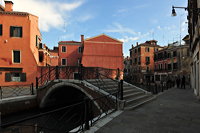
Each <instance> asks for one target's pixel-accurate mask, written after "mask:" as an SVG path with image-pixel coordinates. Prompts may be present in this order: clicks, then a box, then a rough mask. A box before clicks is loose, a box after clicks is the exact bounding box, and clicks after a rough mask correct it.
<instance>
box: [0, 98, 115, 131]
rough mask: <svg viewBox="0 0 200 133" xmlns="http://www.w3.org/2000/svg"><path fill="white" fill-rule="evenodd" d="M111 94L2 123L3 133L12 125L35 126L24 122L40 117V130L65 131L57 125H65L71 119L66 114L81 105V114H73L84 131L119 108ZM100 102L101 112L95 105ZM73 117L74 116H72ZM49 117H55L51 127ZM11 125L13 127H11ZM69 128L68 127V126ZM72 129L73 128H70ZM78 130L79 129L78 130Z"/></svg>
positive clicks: (20, 126) (17, 126)
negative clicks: (48, 124)
mask: <svg viewBox="0 0 200 133" xmlns="http://www.w3.org/2000/svg"><path fill="white" fill-rule="evenodd" d="M110 96H111V95H105V96H100V97H97V98H93V99H89V98H86V99H83V101H80V102H78V103H74V104H72V105H67V106H64V107H61V108H57V109H54V110H50V111H47V112H43V113H39V114H36V115H32V116H28V117H25V118H22V119H18V120H16V121H11V122H7V123H0V124H1V125H0V128H1V131H2V133H5V132H7V131H9V130H12V126H14V127H15V128H19V129H21V128H23V127H26V126H30V127H31V126H32V127H35V123H31V124H28V125H26V124H24V123H25V122H26V121H28V122H29V123H30V122H31V121H30V120H33V121H37V119H40V122H39V123H40V124H39V125H37V127H38V128H39V130H41V129H45V130H47V132H50V131H56V130H57V131H59V132H63V131H62V130H61V129H60V128H59V129H58V128H57V125H58V124H59V125H60V127H64V126H62V125H61V124H63V125H64V123H65V122H66V120H67V121H71V120H68V119H69V118H68V117H67V119H66V118H65V117H64V116H66V114H69V111H70V110H71V111H72V110H73V109H77V107H79V108H80V109H81V110H80V111H81V114H77V113H73V115H77V116H78V119H76V121H74V123H77V125H79V126H78V127H79V128H78V131H84V130H88V129H89V128H90V127H91V126H93V124H94V123H95V122H97V121H98V120H100V119H101V118H103V117H104V116H106V115H108V114H110V113H112V112H114V111H115V110H116V109H117V102H118V101H117V99H116V100H114V101H113V100H112V99H111V98H110ZM95 101H96V102H98V104H99V106H100V108H101V110H102V111H103V112H101V111H100V110H99V111H98V110H97V109H98V108H97V107H96V106H95V104H94V102H95ZM52 115H53V116H57V117H56V118H54V117H52ZM43 117H44V118H46V119H41V118H43ZM72 117H73V116H72ZM72 117H70V119H72ZM49 118H51V119H52V118H53V119H54V120H53V121H51V122H53V123H52V125H54V126H51V127H48V126H47V124H46V123H47V121H49ZM9 127H11V128H9ZM67 129H68V128H67ZM68 130H71V129H68ZM68 130H66V129H65V131H64V132H68ZM76 132H77V131H76Z"/></svg>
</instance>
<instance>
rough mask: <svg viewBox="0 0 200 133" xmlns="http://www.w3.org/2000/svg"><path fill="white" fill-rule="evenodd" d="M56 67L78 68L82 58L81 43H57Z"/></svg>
mask: <svg viewBox="0 0 200 133" xmlns="http://www.w3.org/2000/svg"><path fill="white" fill-rule="evenodd" d="M58 50H59V51H58V55H59V60H58V65H59V66H79V64H80V62H81V56H82V43H81V42H76V41H61V42H59V43H58Z"/></svg>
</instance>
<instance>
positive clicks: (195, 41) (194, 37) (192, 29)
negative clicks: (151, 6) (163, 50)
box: [188, 0, 200, 98]
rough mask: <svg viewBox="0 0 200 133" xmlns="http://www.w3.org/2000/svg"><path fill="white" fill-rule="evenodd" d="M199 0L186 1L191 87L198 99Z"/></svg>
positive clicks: (199, 92)
mask: <svg viewBox="0 0 200 133" xmlns="http://www.w3.org/2000/svg"><path fill="white" fill-rule="evenodd" d="M199 8H200V0H188V20H189V22H188V32H189V35H190V49H191V53H192V61H191V64H190V65H191V87H192V88H193V89H194V93H195V95H197V96H198V97H199V98H200V72H199V71H200V64H199V58H200V54H199V53H200V52H199V51H200V39H199V38H200V34H199V26H200V18H199V10H198V9H199Z"/></svg>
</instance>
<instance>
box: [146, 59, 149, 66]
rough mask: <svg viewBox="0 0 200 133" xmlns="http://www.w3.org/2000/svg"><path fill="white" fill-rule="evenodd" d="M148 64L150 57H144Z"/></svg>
mask: <svg viewBox="0 0 200 133" xmlns="http://www.w3.org/2000/svg"><path fill="white" fill-rule="evenodd" d="M148 64H150V57H146V65H148Z"/></svg>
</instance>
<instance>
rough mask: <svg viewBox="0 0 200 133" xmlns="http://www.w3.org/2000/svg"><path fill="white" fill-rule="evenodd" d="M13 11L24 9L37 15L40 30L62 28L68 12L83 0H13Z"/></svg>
mask: <svg viewBox="0 0 200 133" xmlns="http://www.w3.org/2000/svg"><path fill="white" fill-rule="evenodd" d="M13 2H14V6H13V8H14V10H15V11H24V12H29V13H31V14H34V15H36V16H38V17H39V27H40V30H41V31H45V32H47V31H49V30H50V29H51V28H57V29H59V28H60V29H62V27H63V26H66V21H67V20H66V19H69V17H70V12H71V11H73V10H75V9H76V8H78V7H80V6H81V5H82V4H83V0H76V1H74V2H72V3H67V2H56V1H52V0H13Z"/></svg>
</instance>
